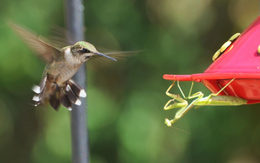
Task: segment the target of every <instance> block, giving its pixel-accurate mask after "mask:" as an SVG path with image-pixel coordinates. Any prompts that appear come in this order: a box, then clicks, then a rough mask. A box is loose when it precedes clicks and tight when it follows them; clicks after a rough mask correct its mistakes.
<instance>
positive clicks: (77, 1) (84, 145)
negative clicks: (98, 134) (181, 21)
mask: <svg viewBox="0 0 260 163" xmlns="http://www.w3.org/2000/svg"><path fill="white" fill-rule="evenodd" d="M83 10H84V6H83V4H82V0H66V19H67V23H66V24H67V30H68V33H69V37H70V39H71V41H73V42H74V43H75V42H77V41H82V40H84V14H83ZM85 71H86V69H85V64H83V65H82V66H81V67H80V69H79V71H78V72H77V73H76V74H75V76H74V77H73V79H74V80H75V81H76V82H77V83H78V84H79V85H80V86H81V87H82V88H84V89H85V90H86V72H85ZM86 92H87V90H86ZM87 132H88V131H87V123H86V100H85V99H84V100H82V103H81V105H80V106H76V105H74V106H73V108H72V112H71V137H72V162H73V163H88V162H89V151H88V150H89V149H88V133H87Z"/></svg>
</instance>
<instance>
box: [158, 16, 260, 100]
mask: <svg viewBox="0 0 260 163" xmlns="http://www.w3.org/2000/svg"><path fill="white" fill-rule="evenodd" d="M259 45H260V16H259V17H257V19H256V20H255V21H254V22H253V23H252V24H251V25H250V26H249V27H248V28H247V29H246V30H245V31H244V32H243V33H242V34H241V36H240V37H239V38H238V39H237V40H236V41H234V42H232V44H231V45H230V46H229V47H228V48H227V50H226V51H225V52H224V53H223V54H222V55H221V56H220V57H219V58H218V59H217V60H215V61H214V62H213V63H212V64H211V65H210V66H209V67H208V68H207V69H206V70H205V71H204V73H200V74H192V75H169V74H165V75H164V76H163V78H164V79H166V80H179V81H196V82H202V83H203V84H204V85H205V86H206V87H207V88H208V89H209V90H210V91H211V92H213V93H217V92H218V91H219V90H220V89H221V88H223V87H224V86H225V85H226V84H227V83H228V82H229V81H230V80H231V79H233V78H235V80H234V81H233V82H232V83H231V84H230V85H228V86H227V87H226V88H225V90H224V91H222V92H221V93H220V95H228V96H236V97H240V98H243V99H245V100H248V104H252V103H259V102H260V54H259V53H258V52H257V49H258V47H259Z"/></svg>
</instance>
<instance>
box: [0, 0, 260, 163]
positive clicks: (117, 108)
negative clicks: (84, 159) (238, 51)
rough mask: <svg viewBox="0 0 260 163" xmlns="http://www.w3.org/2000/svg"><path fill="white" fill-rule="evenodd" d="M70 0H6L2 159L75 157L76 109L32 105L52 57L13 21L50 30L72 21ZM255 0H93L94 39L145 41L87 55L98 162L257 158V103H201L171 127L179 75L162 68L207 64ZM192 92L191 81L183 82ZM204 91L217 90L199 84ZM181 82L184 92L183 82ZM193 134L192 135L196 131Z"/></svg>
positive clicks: (255, 10) (0, 83) (1, 23)
mask: <svg viewBox="0 0 260 163" xmlns="http://www.w3.org/2000/svg"><path fill="white" fill-rule="evenodd" d="M64 3H65V2H64V1H52V0H45V1H35V0H23V1H14V0H9V1H7V0H2V1H1V5H0V15H1V20H0V29H1V30H0V35H1V37H0V49H1V52H0V155H1V157H0V162H10V163H11V162H12V163H18V162H19V163H30V162H33V163H46V162H55V163H66V162H71V140H70V112H69V111H67V110H66V109H65V108H61V109H60V111H59V112H55V111H54V110H53V109H51V108H50V107H49V106H48V105H47V106H45V107H39V108H34V107H32V106H30V105H29V103H30V100H31V98H32V96H33V92H32V91H31V90H30V88H31V86H32V85H33V84H37V83H38V82H39V81H40V79H41V73H42V71H43V69H44V64H43V63H42V62H41V61H40V60H39V59H38V58H37V57H35V56H34V55H33V53H32V52H31V51H30V50H29V49H28V48H27V47H26V45H25V44H24V43H23V42H22V41H21V39H20V38H18V37H17V36H16V35H15V34H14V32H13V31H12V30H11V29H10V28H9V27H8V26H7V24H6V23H5V20H6V19H10V20H12V21H14V22H16V23H18V24H21V25H22V26H26V27H28V28H30V29H33V30H34V31H35V32H37V33H39V34H41V35H43V36H46V37H47V36H48V35H50V34H51V33H52V31H51V30H50V29H51V27H53V26H62V27H64V24H65V20H64V15H65V14H64V12H65V11H64V5H65V4H64ZM258 4H259V1H257V0H252V1H250V3H249V2H248V1H246V0H225V1H223V0H198V1H193V0H174V1H173V0H160V1H158V0H139V1H138V0H113V1H112V0H107V1H104V0H95V1H91V0H88V1H85V24H86V41H89V42H91V43H93V44H94V45H96V46H97V47H102V48H107V49H115V50H124V51H128V50H142V49H143V50H145V51H144V52H142V53H140V54H138V55H136V56H134V57H131V58H129V59H128V60H126V61H124V62H118V63H113V64H110V65H109V66H102V63H98V64H97V63H91V60H90V61H89V62H88V83H87V84H88V127H89V128H88V129H89V132H90V151H91V162H92V163H108V162H109V163H111V162H113V163H117V162H118V163H121V162H124V163H128V162H129V163H133V162H134V163H138V162H140V163H141V162H149V163H158V162H162V163H172V162H178V163H188V162H200V163H204V162H205V163H208V162H211V163H214V162H221V163H222V162H226V163H238V162H247V163H256V162H259V160H260V157H259V156H260V147H259V144H260V139H259V137H260V121H259V118H258V114H260V110H259V109H258V108H259V104H256V105H248V106H239V107H209V106H207V107H202V108H200V109H198V110H195V109H193V110H191V111H190V112H189V113H188V114H187V115H185V116H184V117H183V118H182V119H181V120H180V121H178V122H177V123H176V124H174V126H175V127H177V128H179V129H181V130H184V131H185V132H183V131H181V130H178V129H176V128H169V127H167V126H166V125H165V124H164V118H165V117H168V118H172V117H173V116H174V115H175V112H176V110H171V111H164V110H163V106H164V105H165V103H166V102H167V101H168V100H169V97H167V96H166V95H165V91H166V89H167V88H168V86H169V85H170V84H171V82H170V81H166V80H163V79H162V75H163V74H166V73H168V74H192V73H199V72H203V71H204V70H205V69H206V68H207V67H208V66H209V65H210V64H211V63H212V61H211V57H212V55H213V54H214V52H215V51H216V50H217V49H218V48H219V47H220V46H221V45H222V43H224V42H225V41H226V40H227V39H228V38H229V37H230V36H231V35H232V34H234V33H235V32H242V31H243V30H244V29H245V28H246V27H247V26H248V25H249V24H250V23H251V22H252V21H253V20H254V19H255V18H256V17H257V16H258V14H259V10H260V9H259V5H258ZM181 84H182V88H183V90H184V91H185V92H187V91H188V90H189V87H190V83H189V82H182V83H181ZM194 89H195V90H194V91H196V90H201V91H203V92H205V94H209V93H210V92H209V91H208V90H207V89H206V88H205V87H204V86H203V85H202V84H196V85H195V88H194ZM173 91H176V93H177V92H178V89H177V88H174V90H173ZM187 132H188V133H189V134H188V133H187Z"/></svg>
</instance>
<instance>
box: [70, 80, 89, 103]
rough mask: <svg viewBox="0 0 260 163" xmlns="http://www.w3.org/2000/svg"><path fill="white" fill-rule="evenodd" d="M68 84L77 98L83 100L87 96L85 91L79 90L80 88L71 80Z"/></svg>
mask: <svg viewBox="0 0 260 163" xmlns="http://www.w3.org/2000/svg"><path fill="white" fill-rule="evenodd" d="M68 84H69V86H70V87H71V89H72V91H73V92H74V94H75V95H76V96H77V97H83V98H84V97H86V96H87V94H86V91H85V90H84V89H83V88H81V86H79V85H78V84H77V83H76V82H74V81H73V80H72V79H70V80H69V81H68Z"/></svg>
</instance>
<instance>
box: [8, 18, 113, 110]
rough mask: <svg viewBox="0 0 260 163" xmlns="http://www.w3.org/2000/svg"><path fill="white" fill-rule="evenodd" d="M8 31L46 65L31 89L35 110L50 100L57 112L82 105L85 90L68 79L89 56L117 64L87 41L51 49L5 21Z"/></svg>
mask: <svg viewBox="0 0 260 163" xmlns="http://www.w3.org/2000/svg"><path fill="white" fill-rule="evenodd" d="M8 24H9V25H10V26H11V28H12V29H13V30H14V31H15V32H16V33H17V34H18V35H19V36H20V37H21V38H22V39H23V40H24V42H25V43H27V45H28V46H29V47H30V48H31V49H32V50H33V51H34V52H36V54H37V55H38V56H39V57H40V58H42V60H43V61H44V62H45V63H46V64H47V65H46V67H45V69H44V72H43V75H42V79H41V82H40V84H39V85H34V86H33V87H32V90H33V92H35V93H36V94H35V95H34V96H33V98H32V100H33V105H34V106H35V107H37V106H39V105H40V104H45V103H46V102H47V101H49V103H50V105H51V106H52V107H53V109H55V110H56V111H57V110H58V109H59V106H60V104H62V105H63V106H65V107H66V108H67V109H68V110H70V111H71V110H72V104H75V105H81V101H80V97H82V98H85V97H86V96H87V94H86V92H85V90H84V89H83V88H82V87H81V86H80V85H78V84H77V83H76V82H75V81H73V80H72V79H71V78H72V76H73V75H74V74H75V73H76V72H77V71H78V69H79V68H80V66H81V65H82V64H83V63H84V62H86V61H88V60H89V59H90V58H91V57H92V56H97V55H98V56H102V57H106V58H109V59H111V60H114V61H117V60H116V59H115V58H112V57H110V56H107V55H105V54H103V53H100V52H98V51H97V49H96V48H95V46H94V45H92V44H91V43H89V42H86V41H79V42H77V43H75V44H74V45H68V46H65V47H63V48H57V47H55V46H52V45H51V44H50V43H48V42H47V41H46V39H44V38H43V37H38V36H37V35H36V34H34V33H33V32H31V31H29V30H27V29H24V28H22V27H21V26H19V25H17V24H14V23H11V22H8Z"/></svg>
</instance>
